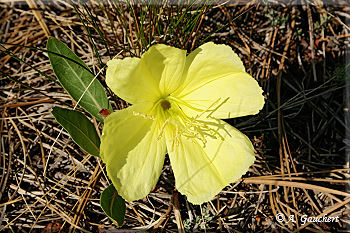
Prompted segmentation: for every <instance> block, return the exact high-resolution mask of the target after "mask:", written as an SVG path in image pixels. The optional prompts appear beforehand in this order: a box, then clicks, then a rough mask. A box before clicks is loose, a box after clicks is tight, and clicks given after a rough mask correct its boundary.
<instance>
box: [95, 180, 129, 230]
mask: <svg viewBox="0 0 350 233" xmlns="http://www.w3.org/2000/svg"><path fill="white" fill-rule="evenodd" d="M100 204H101V207H102V209H103V211H104V212H105V214H106V215H107V216H108V217H110V218H111V219H112V220H114V221H115V222H116V223H117V224H118V226H122V225H123V222H124V217H125V209H126V207H125V201H124V199H123V198H122V197H121V196H119V194H118V192H117V190H115V188H114V186H113V185H112V184H111V185H110V186H108V187H107V188H106V189H105V190H103V192H102V194H101V197H100Z"/></svg>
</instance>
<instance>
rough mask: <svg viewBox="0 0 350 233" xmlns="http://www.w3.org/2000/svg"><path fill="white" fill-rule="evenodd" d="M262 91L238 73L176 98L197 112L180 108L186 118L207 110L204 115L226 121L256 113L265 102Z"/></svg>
mask: <svg viewBox="0 0 350 233" xmlns="http://www.w3.org/2000/svg"><path fill="white" fill-rule="evenodd" d="M262 92H263V91H262V89H261V87H260V86H259V84H258V82H257V81H256V80H255V79H254V78H252V77H251V76H250V75H249V74H247V73H245V72H240V73H234V74H231V75H227V76H225V77H221V78H219V79H215V80H214V81H211V82H209V83H207V84H206V85H204V86H202V87H200V88H198V89H196V90H194V91H192V92H190V93H188V94H187V95H186V96H182V97H179V98H180V99H181V100H183V101H185V102H186V103H187V104H189V105H190V106H192V107H194V108H195V109H196V110H193V109H191V108H189V107H186V106H183V107H182V108H183V110H184V111H185V112H186V113H187V114H188V115H192V116H195V115H198V114H200V112H201V111H205V110H208V112H207V113H205V114H204V115H210V116H212V117H214V118H220V119H226V118H234V117H240V116H246V115H253V114H257V113H258V112H259V111H260V110H261V109H262V107H263V106H264V102H265V101H264V96H263V95H262ZM209 107H210V108H209Z"/></svg>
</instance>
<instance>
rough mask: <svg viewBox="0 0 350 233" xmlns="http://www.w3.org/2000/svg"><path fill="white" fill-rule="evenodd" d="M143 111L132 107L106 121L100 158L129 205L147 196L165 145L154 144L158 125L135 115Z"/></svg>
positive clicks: (158, 167)
mask: <svg viewBox="0 0 350 233" xmlns="http://www.w3.org/2000/svg"><path fill="white" fill-rule="evenodd" d="M135 112H136V113H139V112H145V110H144V108H143V109H141V108H140V107H138V106H131V107H128V108H126V109H123V110H120V111H117V112H114V113H112V114H111V115H109V116H108V117H107V118H106V119H105V125H104V128H103V134H102V137H101V146H100V150H101V158H102V160H103V162H104V163H105V164H106V170H107V174H108V177H109V178H110V179H111V180H112V183H113V185H114V186H115V188H116V189H117V191H118V193H119V194H120V195H121V196H122V197H123V198H124V199H126V200H128V201H134V200H138V199H141V198H144V197H145V196H147V194H148V193H149V192H150V191H151V190H152V189H153V188H154V187H155V185H156V183H157V181H158V178H159V176H160V174H161V171H162V167H163V163H164V156H165V153H166V144H165V139H164V137H162V138H160V139H159V140H157V136H158V133H159V132H158V130H157V129H158V127H155V124H157V121H155V120H152V119H149V118H147V117H145V116H140V115H137V114H136V115H135Z"/></svg>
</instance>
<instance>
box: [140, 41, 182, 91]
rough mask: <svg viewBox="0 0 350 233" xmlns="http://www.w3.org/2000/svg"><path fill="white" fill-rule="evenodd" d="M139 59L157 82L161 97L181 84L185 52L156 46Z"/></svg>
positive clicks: (169, 47)
mask: <svg viewBox="0 0 350 233" xmlns="http://www.w3.org/2000/svg"><path fill="white" fill-rule="evenodd" d="M141 59H142V62H144V63H145V65H146V66H147V67H148V69H149V71H150V73H151V75H152V77H154V78H156V79H157V80H158V82H159V88H160V90H161V92H162V95H163V96H167V95H168V94H170V93H172V92H173V91H174V90H176V89H177V88H178V87H179V86H180V84H182V83H183V81H184V80H183V79H184V77H183V75H182V73H183V69H184V66H185V62H186V51H185V50H181V49H178V48H174V47H171V46H167V45H164V44H157V45H154V46H152V47H151V48H150V49H149V50H148V51H147V52H146V53H145V54H143V55H142V58H141Z"/></svg>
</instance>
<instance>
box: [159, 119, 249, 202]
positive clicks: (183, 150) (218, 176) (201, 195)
mask: <svg viewBox="0 0 350 233" xmlns="http://www.w3.org/2000/svg"><path fill="white" fill-rule="evenodd" d="M209 123H210V124H215V125H217V128H216V130H217V132H218V133H219V134H220V135H221V136H222V139H219V138H218V139H213V138H210V137H206V139H207V143H206V144H205V147H203V145H202V142H201V141H199V140H198V139H195V138H191V139H186V138H184V137H182V138H181V139H180V140H179V141H178V144H177V145H175V146H174V147H173V149H172V150H169V151H168V154H169V157H170V162H171V166H172V168H173V171H174V175H175V182H176V188H177V189H178V190H179V192H180V193H182V194H184V195H186V196H187V199H188V201H190V202H191V203H193V204H202V203H203V202H207V201H210V200H211V199H212V198H214V196H215V195H216V194H218V193H219V192H220V191H221V190H222V189H223V188H224V187H225V186H227V185H228V184H229V183H231V182H234V181H236V180H237V179H239V178H241V176H242V175H244V174H245V173H246V172H247V171H248V168H249V166H251V165H252V164H253V163H254V160H255V157H254V148H253V146H252V144H251V142H250V140H249V139H248V138H247V137H246V136H245V135H244V134H242V133H241V132H239V131H238V130H237V129H235V128H234V127H232V126H230V125H228V124H227V123H225V122H223V121H221V120H216V121H213V120H211V122H208V125H209ZM166 142H167V146H168V148H169V146H170V145H171V143H172V139H171V138H170V137H168V136H167V138H166Z"/></svg>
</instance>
